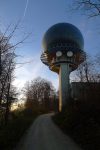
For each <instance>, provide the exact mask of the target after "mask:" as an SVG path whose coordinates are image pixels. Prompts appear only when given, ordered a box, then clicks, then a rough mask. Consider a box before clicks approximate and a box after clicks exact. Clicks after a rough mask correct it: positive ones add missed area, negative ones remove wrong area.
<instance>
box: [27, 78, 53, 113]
mask: <svg viewBox="0 0 100 150" xmlns="http://www.w3.org/2000/svg"><path fill="white" fill-rule="evenodd" d="M25 89H26V90H25V96H26V106H27V107H32V106H34V107H39V108H43V109H46V110H50V107H51V103H53V102H52V100H53V98H54V95H55V89H54V87H53V85H52V83H51V82H49V81H47V80H45V79H42V78H40V77H38V78H36V79H34V80H32V81H31V82H30V84H29V83H27V84H26V88H25Z"/></svg>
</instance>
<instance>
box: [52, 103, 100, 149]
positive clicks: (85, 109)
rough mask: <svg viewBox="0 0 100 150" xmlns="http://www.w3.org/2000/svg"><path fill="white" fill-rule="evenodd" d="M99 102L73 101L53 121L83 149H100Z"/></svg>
mask: <svg viewBox="0 0 100 150" xmlns="http://www.w3.org/2000/svg"><path fill="white" fill-rule="evenodd" d="M99 106H100V104H97V105H94V104H93V103H90V102H89V103H88V102H82V101H73V102H71V103H70V104H68V105H67V106H66V107H65V108H64V109H63V111H62V112H61V113H58V114H56V115H55V116H54V117H53V120H54V122H55V123H56V124H57V125H58V126H59V127H60V128H61V129H62V130H63V132H64V133H66V134H67V135H69V136H70V137H71V138H73V140H74V141H75V142H76V143H77V144H79V145H80V147H81V148H83V149H84V150H94V149H95V150H100V107H99Z"/></svg>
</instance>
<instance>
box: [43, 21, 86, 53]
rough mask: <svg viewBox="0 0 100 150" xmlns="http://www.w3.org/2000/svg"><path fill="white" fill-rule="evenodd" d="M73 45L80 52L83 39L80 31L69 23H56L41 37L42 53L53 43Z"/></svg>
mask: <svg viewBox="0 0 100 150" xmlns="http://www.w3.org/2000/svg"><path fill="white" fill-rule="evenodd" d="M61 42H62V43H69V42H72V43H75V44H76V45H77V47H78V48H79V49H81V50H83V48H84V39H83V36H82V34H81V32H80V30H79V29H78V28H77V27H75V26H74V25H72V24H70V23H58V24H55V25H53V26H52V27H51V28H49V29H48V30H47V32H46V33H45V34H44V37H43V42H42V43H43V48H44V51H48V48H49V47H50V46H51V45H52V44H54V43H61Z"/></svg>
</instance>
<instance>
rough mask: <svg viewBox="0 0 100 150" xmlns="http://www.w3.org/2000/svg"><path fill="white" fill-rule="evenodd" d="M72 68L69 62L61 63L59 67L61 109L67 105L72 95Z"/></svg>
mask: <svg viewBox="0 0 100 150" xmlns="http://www.w3.org/2000/svg"><path fill="white" fill-rule="evenodd" d="M69 74H70V68H69V64H68V63H61V64H60V69H59V111H61V110H62V107H64V106H65V105H66V103H67V102H68V101H69V97H70V90H69V87H70V84H69Z"/></svg>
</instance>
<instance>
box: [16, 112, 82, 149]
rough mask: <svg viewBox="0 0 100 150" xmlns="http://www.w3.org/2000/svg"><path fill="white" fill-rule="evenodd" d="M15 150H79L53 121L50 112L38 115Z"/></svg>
mask: <svg viewBox="0 0 100 150" xmlns="http://www.w3.org/2000/svg"><path fill="white" fill-rule="evenodd" d="M16 150H81V149H80V148H79V147H78V146H77V145H76V144H75V143H74V142H73V141H72V140H71V139H70V138H69V137H68V136H66V135H65V134H63V133H62V131H61V130H60V129H59V128H58V127H57V126H56V125H55V124H54V123H53V121H52V119H51V115H50V114H46V115H41V116H39V117H38V118H37V119H36V120H35V121H34V123H33V124H32V126H31V127H30V129H29V130H28V131H27V133H26V135H25V136H24V137H23V138H22V140H21V141H20V143H19V145H18V147H17V148H16Z"/></svg>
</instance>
